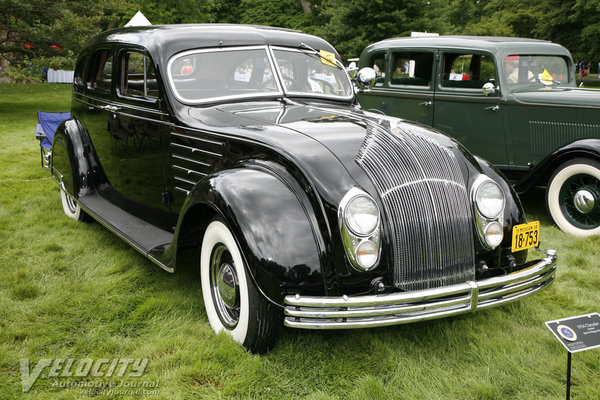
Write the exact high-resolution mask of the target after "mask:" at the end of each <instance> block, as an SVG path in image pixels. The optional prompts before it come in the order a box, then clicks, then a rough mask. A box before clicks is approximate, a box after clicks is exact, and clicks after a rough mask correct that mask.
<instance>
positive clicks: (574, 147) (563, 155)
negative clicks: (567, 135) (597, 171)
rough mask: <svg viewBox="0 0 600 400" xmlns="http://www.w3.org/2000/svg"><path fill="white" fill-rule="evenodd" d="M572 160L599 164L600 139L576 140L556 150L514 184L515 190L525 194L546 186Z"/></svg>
mask: <svg viewBox="0 0 600 400" xmlns="http://www.w3.org/2000/svg"><path fill="white" fill-rule="evenodd" d="M573 158H590V159H592V160H596V161H598V162H600V139H581V140H576V141H575V142H571V143H569V144H567V145H565V146H562V147H560V148H558V149H556V150H555V151H553V152H552V154H550V155H548V156H547V157H546V158H544V159H543V160H542V161H541V162H540V163H539V164H538V165H536V166H535V167H534V168H533V169H532V170H531V171H529V172H528V173H527V175H525V176H524V177H523V178H521V179H520V180H519V181H518V182H517V183H515V185H514V187H515V190H516V191H517V192H519V193H525V192H527V191H528V190H530V189H531V188H533V187H534V186H546V184H547V183H548V179H550V176H551V175H552V173H553V172H554V171H555V170H556V169H557V168H558V167H559V166H560V165H561V164H563V163H565V162H567V161H569V160H571V159H573Z"/></svg>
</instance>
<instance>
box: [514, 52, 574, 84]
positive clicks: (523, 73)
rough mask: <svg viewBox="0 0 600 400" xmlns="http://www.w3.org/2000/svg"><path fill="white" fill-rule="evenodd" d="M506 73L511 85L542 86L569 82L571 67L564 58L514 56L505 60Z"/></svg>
mask: <svg viewBox="0 0 600 400" xmlns="http://www.w3.org/2000/svg"><path fill="white" fill-rule="evenodd" d="M504 73H505V75H506V80H507V81H508V83H509V84H510V85H519V84H528V83H537V84H542V85H554V84H565V83H568V82H569V78H570V77H569V66H568V62H567V59H566V58H565V57H562V56H547V55H523V54H513V55H509V56H506V57H505V58H504Z"/></svg>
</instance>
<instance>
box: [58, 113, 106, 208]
mask: <svg viewBox="0 0 600 400" xmlns="http://www.w3.org/2000/svg"><path fill="white" fill-rule="evenodd" d="M50 171H51V172H50V173H51V174H52V177H53V178H54V180H55V181H56V182H57V183H58V184H59V186H61V187H62V188H64V189H65V190H66V191H67V192H68V193H70V194H71V195H73V196H75V197H80V196H83V195H85V194H87V193H91V192H93V191H95V188H96V187H97V186H98V185H101V184H103V183H105V182H106V177H105V175H104V172H103V170H102V167H101V166H100V164H99V162H98V159H97V157H96V156H95V153H94V152H93V145H92V142H91V140H90V137H89V134H88V133H87V131H86V129H85V128H84V127H83V125H82V124H81V123H80V122H79V121H78V120H76V119H70V120H67V121H65V122H64V123H63V124H61V125H60V126H59V127H58V129H57V130H56V135H55V136H54V141H53V143H52V158H51V168H50Z"/></svg>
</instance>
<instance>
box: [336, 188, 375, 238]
mask: <svg viewBox="0 0 600 400" xmlns="http://www.w3.org/2000/svg"><path fill="white" fill-rule="evenodd" d="M344 219H345V220H346V225H347V226H348V228H349V229H350V230H351V231H352V233H354V234H356V235H359V236H367V235H369V234H371V233H373V231H374V230H375V229H376V228H377V226H378V225H379V207H377V204H376V203H375V201H373V199H371V198H370V197H368V196H365V195H359V196H356V197H354V198H353V199H352V200H350V202H348V205H347V206H346V212H345V215H344Z"/></svg>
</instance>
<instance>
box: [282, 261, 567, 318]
mask: <svg viewBox="0 0 600 400" xmlns="http://www.w3.org/2000/svg"><path fill="white" fill-rule="evenodd" d="M555 263H556V251H554V250H548V251H547V252H546V257H545V258H544V259H543V260H539V261H537V262H535V263H534V264H533V265H531V266H529V267H527V268H525V269H523V270H521V271H518V272H515V273H512V274H509V275H503V276H498V277H494V278H489V279H484V280H480V281H470V282H465V283H462V284H458V285H452V286H446V287H440V288H435V289H427V290H418V291H411V292H401V293H386V294H381V295H367V296H356V297H349V296H342V297H315V296H300V295H298V294H297V295H295V296H294V295H292V296H286V297H285V300H284V302H285V319H284V324H285V326H288V327H291V328H303V329H349V328H369V327H375V326H386V325H396V324H406V323H410V322H416V321H425V320H430V319H436V318H442V317H447V316H451V315H458V314H464V313H468V312H475V311H476V310H477V309H481V308H487V307H493V306H497V305H501V304H505V303H508V302H511V301H515V300H518V299H520V298H522V297H525V296H529V295H530V294H532V293H535V292H537V291H539V290H541V289H543V288H544V287H546V286H547V285H549V284H550V283H551V282H552V280H553V279H554V276H555V273H556V265H555Z"/></svg>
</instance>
